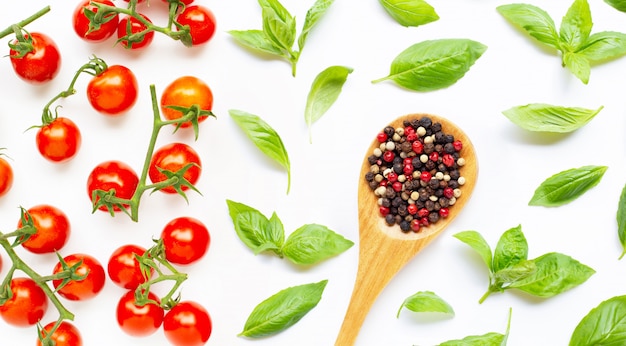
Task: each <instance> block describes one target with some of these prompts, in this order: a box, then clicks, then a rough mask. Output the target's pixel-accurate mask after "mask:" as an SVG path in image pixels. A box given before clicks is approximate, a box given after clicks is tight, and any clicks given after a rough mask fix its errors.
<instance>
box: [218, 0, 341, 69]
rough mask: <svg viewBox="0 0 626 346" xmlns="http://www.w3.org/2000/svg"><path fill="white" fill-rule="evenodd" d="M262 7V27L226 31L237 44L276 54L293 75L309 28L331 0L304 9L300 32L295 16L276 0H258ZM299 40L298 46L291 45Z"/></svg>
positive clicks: (326, 8) (332, 0)
mask: <svg viewBox="0 0 626 346" xmlns="http://www.w3.org/2000/svg"><path fill="white" fill-rule="evenodd" d="M258 1H259V5H260V6H261V9H262V12H263V13H262V16H263V29H262V30H231V31H229V32H228V33H229V34H230V35H231V36H232V37H233V38H234V39H235V40H236V41H237V42H239V43H240V44H242V45H244V46H246V47H248V48H251V49H253V50H257V51H261V52H264V53H267V54H270V55H275V56H279V57H282V58H284V59H286V60H288V61H289V62H290V63H291V74H292V75H293V76H294V77H295V76H296V65H297V64H298V59H300V54H301V53H302V49H304V45H305V43H306V39H307V37H308V35H309V32H310V31H311V29H313V27H314V26H315V25H316V24H317V22H318V21H319V20H320V18H321V17H322V15H323V14H324V13H326V11H327V10H328V8H329V7H330V5H332V3H333V2H334V0H317V1H316V2H315V4H313V6H312V7H311V8H310V9H309V10H308V11H307V14H306V17H305V18H304V24H303V26H302V31H301V32H300V36H297V33H296V18H295V17H294V16H293V15H291V13H289V11H287V9H286V8H285V7H284V6H283V5H282V4H281V3H280V2H279V1H278V0H258ZM296 36H297V42H298V48H297V49H294V48H293V45H294V43H295V42H296Z"/></svg>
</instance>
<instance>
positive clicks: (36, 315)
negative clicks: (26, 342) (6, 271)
mask: <svg viewBox="0 0 626 346" xmlns="http://www.w3.org/2000/svg"><path fill="white" fill-rule="evenodd" d="M11 292H13V296H12V297H11V299H9V300H7V301H6V302H5V303H4V304H3V305H0V316H1V317H2V319H4V321H5V322H6V323H8V324H10V325H12V326H16V327H30V326H33V325H35V324H37V322H39V321H40V320H41V318H42V317H43V315H44V314H45V313H46V310H47V309H48V296H46V294H45V293H44V291H43V289H41V287H39V285H37V283H36V282H35V281H33V280H32V279H31V278H26V277H18V278H13V279H12V280H11Z"/></svg>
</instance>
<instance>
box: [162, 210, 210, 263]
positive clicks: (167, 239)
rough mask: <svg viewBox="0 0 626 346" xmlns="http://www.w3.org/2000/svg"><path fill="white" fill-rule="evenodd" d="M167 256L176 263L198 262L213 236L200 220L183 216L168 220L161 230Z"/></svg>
mask: <svg viewBox="0 0 626 346" xmlns="http://www.w3.org/2000/svg"><path fill="white" fill-rule="evenodd" d="M161 239H162V240H163V246H164V247H165V258H166V259H167V260H168V261H170V262H171V263H175V264H183V265H184V264H191V263H193V262H196V261H197V260H199V259H200V258H202V256H204V254H205V253H206V252H207V250H208V249H209V245H210V243H211V236H210V235H209V230H208V229H207V228H206V226H205V225H204V224H203V223H202V222H200V221H199V220H197V219H195V218H192V217H188V216H182V217H178V218H175V219H173V220H172V221H170V222H168V223H167V225H165V227H164V228H163V231H162V232H161Z"/></svg>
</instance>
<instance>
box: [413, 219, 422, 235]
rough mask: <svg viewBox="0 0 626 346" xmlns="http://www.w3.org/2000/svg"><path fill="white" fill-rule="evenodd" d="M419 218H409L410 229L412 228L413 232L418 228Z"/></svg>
mask: <svg viewBox="0 0 626 346" xmlns="http://www.w3.org/2000/svg"><path fill="white" fill-rule="evenodd" d="M420 227H421V225H420V220H419V219H413V220H411V229H412V230H413V232H418V231H419V230H420Z"/></svg>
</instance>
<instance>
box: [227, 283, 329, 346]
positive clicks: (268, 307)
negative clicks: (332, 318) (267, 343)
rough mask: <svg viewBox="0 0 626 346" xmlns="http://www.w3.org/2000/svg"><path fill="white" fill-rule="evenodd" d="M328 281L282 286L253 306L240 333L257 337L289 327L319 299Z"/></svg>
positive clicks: (314, 305) (315, 304)
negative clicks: (276, 291) (278, 290)
mask: <svg viewBox="0 0 626 346" xmlns="http://www.w3.org/2000/svg"><path fill="white" fill-rule="evenodd" d="M327 283H328V280H323V281H320V282H317V283H310V284H304V285H300V286H293V287H289V288H286V289H284V290H282V291H280V292H278V293H276V294H274V295H272V296H271V297H269V298H267V299H266V300H264V301H262V302H261V303H259V305H257V306H256V307H255V308H254V309H253V310H252V312H251V313H250V315H249V316H248V319H247V321H246V323H245V325H244V327H243V331H241V333H239V335H240V336H246V337H249V338H260V337H263V336H269V335H273V334H276V333H279V332H282V331H283V330H285V329H287V328H289V327H291V326H293V325H294V324H296V323H297V322H298V321H300V320H301V319H302V317H304V316H305V315H306V314H307V313H309V311H311V310H312V309H313V308H314V307H316V306H317V304H318V303H319V302H320V300H321V299H322V293H323V292H324V288H326V284H327Z"/></svg>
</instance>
